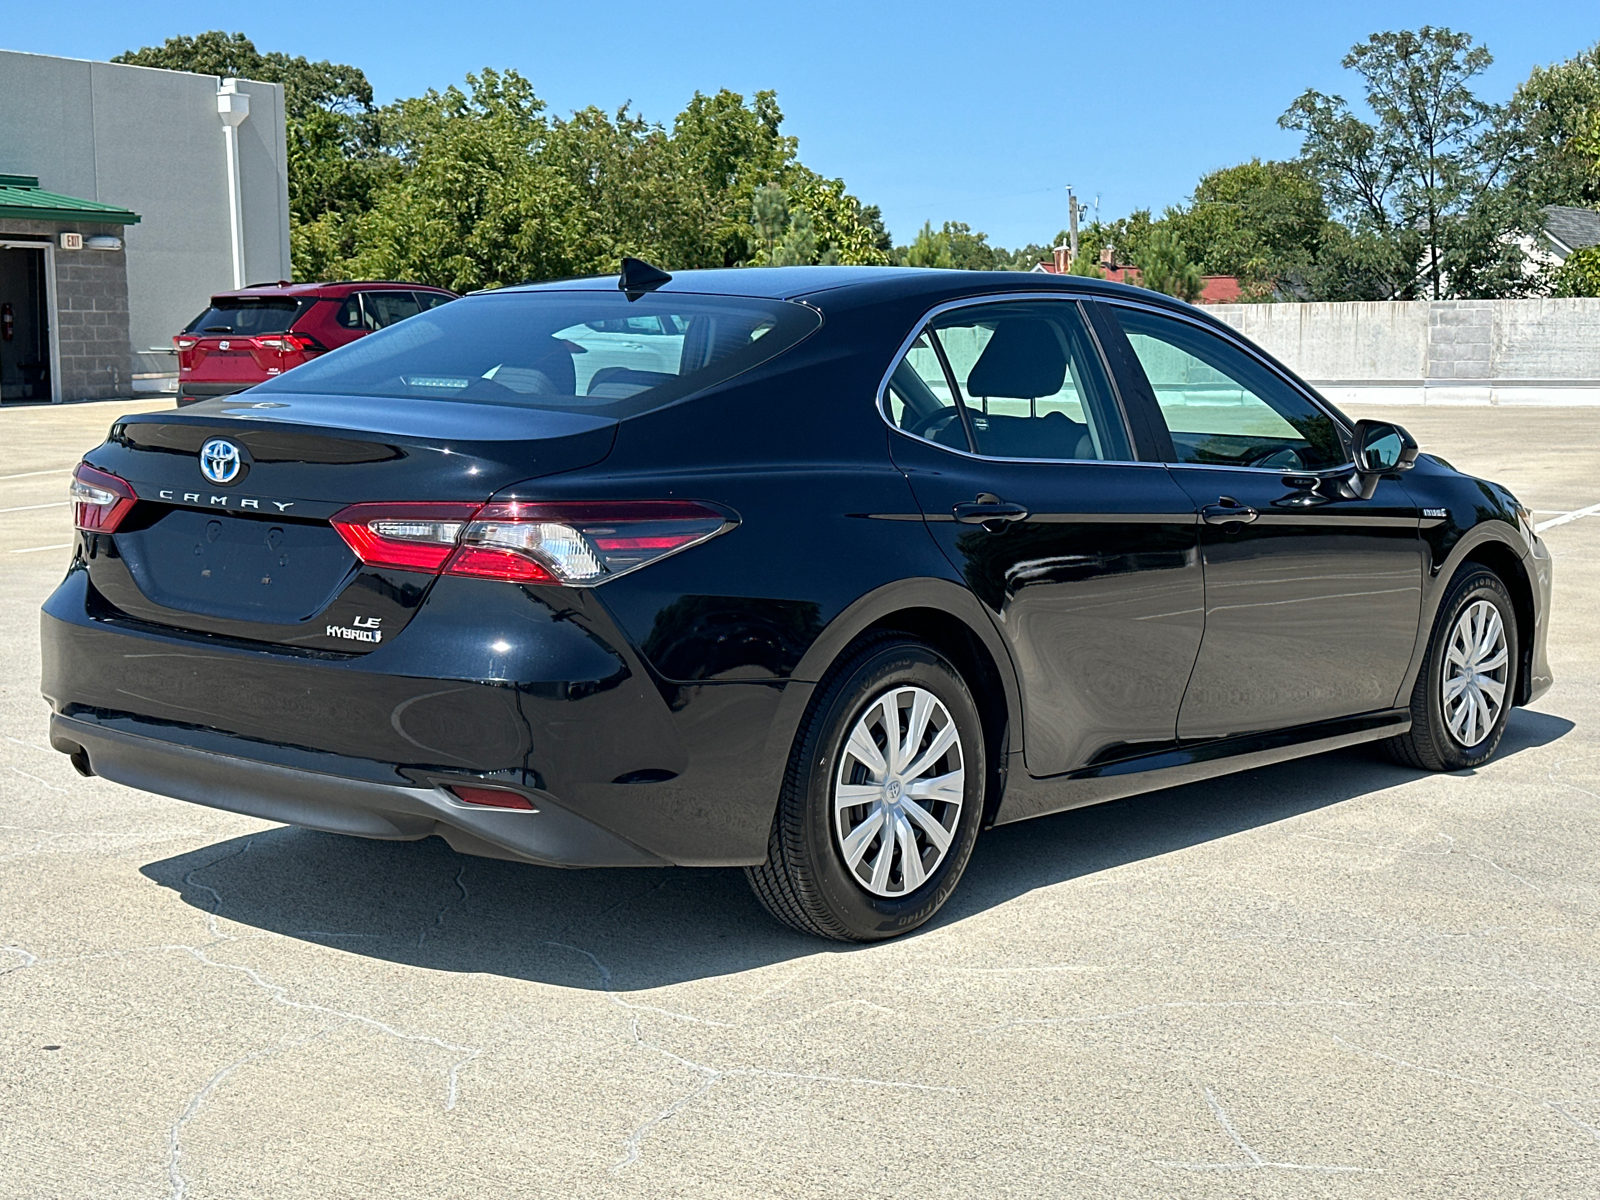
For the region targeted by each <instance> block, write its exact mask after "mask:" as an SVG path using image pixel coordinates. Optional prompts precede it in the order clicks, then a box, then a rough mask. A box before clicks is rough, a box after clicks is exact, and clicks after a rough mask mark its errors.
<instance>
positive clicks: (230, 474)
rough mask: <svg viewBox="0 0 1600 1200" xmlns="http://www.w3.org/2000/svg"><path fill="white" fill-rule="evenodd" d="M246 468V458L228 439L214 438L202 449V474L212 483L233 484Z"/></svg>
mask: <svg viewBox="0 0 1600 1200" xmlns="http://www.w3.org/2000/svg"><path fill="white" fill-rule="evenodd" d="M243 468H244V456H243V455H242V454H241V453H240V452H239V447H237V446H235V445H234V444H233V443H232V442H230V441H228V440H227V439H226V438H212V439H211V440H210V441H209V442H207V443H206V444H205V445H204V446H201V447H200V473H201V474H202V475H204V476H205V477H206V478H207V479H209V480H210V481H211V482H212V483H232V482H233V481H234V480H235V479H237V478H239V472H240V471H241V470H243Z"/></svg>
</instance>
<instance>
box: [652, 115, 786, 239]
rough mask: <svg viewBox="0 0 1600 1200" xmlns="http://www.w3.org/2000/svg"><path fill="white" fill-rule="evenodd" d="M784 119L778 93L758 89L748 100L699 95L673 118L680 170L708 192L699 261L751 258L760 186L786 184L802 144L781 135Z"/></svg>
mask: <svg viewBox="0 0 1600 1200" xmlns="http://www.w3.org/2000/svg"><path fill="white" fill-rule="evenodd" d="M782 124H783V111H782V110H781V109H780V108H779V107H778V97H777V93H775V92H770V91H765V92H757V93H756V94H755V97H754V99H753V101H752V102H751V103H749V104H746V103H745V99H744V97H743V96H742V95H740V94H739V93H738V92H731V91H728V90H727V89H726V88H724V89H723V90H722V91H720V92H717V93H716V95H714V96H706V95H702V94H701V93H700V92H696V93H695V94H694V97H693V98H692V99H691V100H690V101H689V104H688V106H687V107H685V108H684V110H683V111H682V112H681V113H679V114H678V117H677V119H676V120H675V121H674V122H673V127H672V142H673V146H674V148H675V149H676V150H677V152H678V155H679V159H680V163H681V168H680V169H681V170H683V171H684V173H685V174H686V175H687V177H688V178H689V180H691V181H692V182H693V183H694V184H695V185H696V186H698V188H699V189H700V191H701V194H702V195H703V196H704V197H705V222H706V228H705V259H706V260H707V261H703V262H701V263H697V264H696V265H703V266H712V265H715V266H719V267H733V266H737V265H739V264H740V263H745V262H750V261H751V258H752V254H753V252H754V250H755V248H756V245H757V238H756V236H755V230H754V228H753V227H752V225H751V215H752V200H753V198H754V195H755V190H756V188H757V187H760V186H762V185H764V184H768V183H778V184H780V185H782V184H783V183H785V182H786V180H787V176H788V174H789V168H790V167H791V165H792V164H793V163H794V162H795V161H796V155H797V154H798V152H799V141H798V140H797V139H796V138H793V137H788V136H785V135H784V134H783V133H781V132H780V129H779V127H780V126H781V125H782Z"/></svg>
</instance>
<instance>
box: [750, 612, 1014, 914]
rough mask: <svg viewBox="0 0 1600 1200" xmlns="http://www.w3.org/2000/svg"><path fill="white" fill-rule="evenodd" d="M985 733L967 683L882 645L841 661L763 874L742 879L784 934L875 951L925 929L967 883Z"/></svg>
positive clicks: (800, 739) (792, 777)
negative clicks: (870, 946)
mask: <svg viewBox="0 0 1600 1200" xmlns="http://www.w3.org/2000/svg"><path fill="white" fill-rule="evenodd" d="M986 777H987V764H986V763H985V761H984V745H983V727H982V724H981V722H980V720H979V718H978V709H977V705H976V704H974V703H973V700H972V695H971V693H970V692H968V690H967V686H966V684H965V682H963V680H962V678H961V675H960V673H959V672H957V671H956V669H955V667H953V666H952V665H951V664H950V662H949V661H948V660H946V659H945V658H944V657H943V656H942V655H941V654H939V653H938V652H937V651H936V650H934V649H933V648H932V647H930V646H927V645H925V644H923V643H921V642H916V641H911V640H908V639H905V638H903V637H899V636H894V635H888V636H885V637H883V638H880V639H875V640H872V641H869V642H866V643H863V644H862V645H860V646H859V647H857V648H856V649H855V650H853V651H852V652H850V653H849V654H847V655H846V657H845V658H844V659H843V660H842V661H841V662H840V664H839V665H838V666H837V667H836V668H835V669H834V670H833V671H832V672H831V673H830V675H829V677H828V679H827V680H826V681H824V683H823V684H822V686H821V688H820V689H819V691H818V694H817V696H816V697H815V698H814V699H813V700H812V703H811V707H810V709H809V710H808V712H807V714H806V718H805V721H804V722H803V723H802V725H801V727H800V732H799V734H798V736H797V738H796V742H795V749H794V752H793V754H792V755H791V756H790V759H789V769H788V771H787V773H786V774H785V776H784V783H783V791H782V794H781V795H780V797H779V800H778V812H777V815H776V817H775V818H774V820H773V824H772V835H771V838H770V840H769V841H768V844H767V861H766V862H765V863H764V864H762V865H761V866H759V867H747V868H746V869H745V874H746V875H747V876H748V877H749V879H750V885H751V887H753V888H754V889H755V893H756V895H757V897H759V898H760V900H761V903H762V904H764V905H765V906H766V907H767V910H768V911H769V912H771V913H772V915H773V916H775V917H777V918H778V919H779V920H780V921H782V922H784V923H785V924H786V925H789V926H792V927H793V928H795V929H798V930H800V931H801V932H802V933H812V934H816V935H818V936H820V937H826V938H834V939H836V940H839V941H856V942H869V941H878V940H881V939H883V938H889V937H894V936H895V935H897V934H901V933H906V932H908V931H909V930H912V929H915V928H916V927H917V926H919V925H921V924H923V923H924V922H926V921H927V920H929V919H930V918H931V917H932V916H933V915H934V914H935V913H936V912H938V911H939V909H940V908H942V907H943V906H944V902H945V901H946V900H947V899H949V897H950V893H951V892H953V891H954V890H955V887H956V884H957V883H958V882H959V881H960V879H961V874H962V872H963V871H965V870H966V866H967V859H968V858H969V857H970V856H971V854H972V847H973V844H974V843H975V842H976V841H977V837H978V823H979V821H980V820H981V818H982V815H983V792H984V780H985V778H986Z"/></svg>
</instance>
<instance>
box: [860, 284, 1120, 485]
mask: <svg viewBox="0 0 1600 1200" xmlns="http://www.w3.org/2000/svg"><path fill="white" fill-rule="evenodd" d="M919 383H920V384H921V385H922V386H921V394H920V396H917V395H915V393H916V385H917V384H919ZM887 401H888V409H889V413H890V418H891V419H892V420H893V421H894V422H895V424H896V425H898V426H899V427H900V428H902V429H904V430H905V431H906V432H907V433H912V434H916V435H917V436H920V437H924V438H927V439H928V440H929V441H934V442H938V443H940V444H942V445H953V446H956V447H958V448H961V449H970V450H971V451H972V452H973V453H976V454H981V455H984V456H985V457H991V458H1016V459H1037V460H1047V461H1073V460H1100V461H1106V460H1114V461H1126V460H1128V459H1131V458H1132V457H1133V455H1132V452H1131V451H1130V448H1129V445H1128V438H1127V433H1126V430H1125V429H1124V426H1123V422H1122V415H1121V411H1120V410H1119V408H1118V407H1117V402H1116V399H1115V397H1114V396H1113V394H1112V391H1111V386H1110V383H1109V381H1108V380H1107V377H1106V374H1105V370H1104V368H1103V367H1102V366H1101V362H1100V356H1099V352H1098V350H1097V349H1096V347H1095V345H1094V342H1093V340H1092V339H1091V337H1090V335H1089V333H1088V330H1087V328H1086V327H1085V325H1084V322H1083V316H1082V313H1081V312H1080V310H1079V308H1078V306H1077V304H1075V303H1072V302H1070V301H1007V302H1001V303H995V304H979V305H972V306H970V307H964V308H957V309H953V310H951V311H949V312H946V313H943V314H941V315H940V316H939V317H937V318H935V319H934V320H933V321H932V322H931V323H930V325H929V328H928V329H927V330H925V331H924V332H923V334H922V335H921V336H920V337H919V338H918V339H917V341H916V342H915V343H914V344H913V345H912V347H911V349H910V350H909V351H908V352H907V353H906V356H905V358H904V359H903V360H902V361H901V363H900V365H899V366H898V367H897V368H896V369H895V372H894V374H893V375H892V376H891V377H890V381H889V387H888V395H887ZM963 410H964V411H963ZM913 417H914V419H913ZM969 436H970V442H967V439H968V437H969ZM964 443H965V444H964Z"/></svg>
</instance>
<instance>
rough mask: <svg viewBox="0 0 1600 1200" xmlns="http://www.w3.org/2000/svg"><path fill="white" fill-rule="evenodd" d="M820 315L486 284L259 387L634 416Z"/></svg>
mask: <svg viewBox="0 0 1600 1200" xmlns="http://www.w3.org/2000/svg"><path fill="white" fill-rule="evenodd" d="M821 323H822V318H821V316H820V315H819V314H818V313H817V312H816V311H815V310H813V309H809V308H806V307H805V306H803V305H800V304H792V303H789V302H787V301H782V300H759V299H750V298H747V297H743V296H686V295H661V294H659V293H652V294H650V295H647V296H642V297H640V298H639V299H637V300H634V301H629V299H628V298H627V296H626V295H624V294H623V293H621V292H599V291H581V292H580V291H572V292H557V291H549V292H512V291H507V292H490V293H485V294H482V295H477V296H469V297H466V298H465V299H462V300H457V301H455V302H453V303H451V304H446V305H443V306H442V307H440V308H436V309H433V310H432V311H430V312H424V313H419V314H418V315H417V316H414V317H411V318H409V319H408V320H405V321H402V322H400V323H399V324H397V325H394V326H392V327H390V328H388V329H384V330H380V331H379V332H377V333H374V334H372V335H370V336H368V337H365V338H362V339H361V340H360V341H358V342H355V343H353V344H351V345H349V346H346V347H344V348H342V349H340V350H336V351H334V352H333V353H331V354H326V355H324V356H322V357H321V358H318V359H315V360H314V361H312V362H310V363H308V364H306V365H305V366H303V367H297V368H296V369H295V370H294V371H292V372H288V373H286V374H284V375H281V376H279V377H278V378H277V379H274V380H272V381H270V382H269V383H268V384H266V385H264V386H263V387H258V388H257V389H256V390H257V391H258V392H259V391H262V390H266V391H274V392H325V393H338V394H341V395H349V396H397V397H406V398H420V399H439V400H468V401H475V402H478V403H482V404H507V405H516V406H519V407H527V408H556V409H569V410H582V411H586V412H593V413H595V415H597V416H611V417H623V416H632V415H634V414H636V413H640V412H645V411H647V410H649V409H652V408H657V407H659V406H661V405H663V404H668V403H670V402H671V401H673V400H677V399H680V398H682V397H684V396H687V395H689V394H691V393H693V392H698V391H703V390H704V389H706V388H708V387H712V386H713V385H715V384H718V383H721V382H723V381H724V380H727V379H731V378H732V377H733V376H735V375H737V374H739V373H740V372H742V371H747V370H749V369H750V368H751V367H753V366H756V365H757V364H759V363H762V362H765V361H767V360H768V359H770V358H774V357H776V356H777V355H778V354H781V353H782V352H783V351H785V350H787V349H788V348H789V347H791V346H793V345H795V343H797V342H799V341H800V340H801V339H802V338H804V337H805V336H806V335H807V334H809V333H811V332H812V331H813V330H815V329H816V328H817V327H818V326H819V325H820V324H821Z"/></svg>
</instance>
